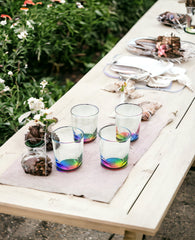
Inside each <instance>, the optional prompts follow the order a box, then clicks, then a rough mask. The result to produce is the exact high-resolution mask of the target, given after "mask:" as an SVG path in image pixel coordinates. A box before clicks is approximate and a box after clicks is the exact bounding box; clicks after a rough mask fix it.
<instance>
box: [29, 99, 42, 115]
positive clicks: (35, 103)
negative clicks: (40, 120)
mask: <svg viewBox="0 0 195 240" xmlns="http://www.w3.org/2000/svg"><path fill="white" fill-rule="evenodd" d="M28 105H29V108H30V110H31V111H32V112H37V111H40V110H41V109H44V107H45V106H44V103H43V102H42V100H41V99H37V98H33V97H31V98H29V99H28Z"/></svg>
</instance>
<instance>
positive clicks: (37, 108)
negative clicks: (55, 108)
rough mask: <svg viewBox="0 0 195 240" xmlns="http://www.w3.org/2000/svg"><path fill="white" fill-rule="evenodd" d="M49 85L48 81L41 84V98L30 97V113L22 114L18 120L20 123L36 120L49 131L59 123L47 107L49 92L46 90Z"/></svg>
mask: <svg viewBox="0 0 195 240" xmlns="http://www.w3.org/2000/svg"><path fill="white" fill-rule="evenodd" d="M47 84H48V82H47V81H46V80H43V81H42V82H41V83H40V88H41V90H40V93H41V97H39V98H34V97H30V98H29V99H28V100H27V103H28V107H29V109H30V111H28V112H26V113H24V114H22V115H21V116H20V117H19V118H18V120H19V123H22V122H23V121H25V122H26V121H30V120H34V121H35V123H41V124H42V125H43V126H44V127H45V128H46V129H47V128H48V126H49V125H50V124H52V123H54V122H56V121H57V120H56V118H54V117H53V115H52V112H51V111H50V110H49V109H48V108H46V107H45V103H44V95H45V94H46V93H47V90H46V88H45V87H46V85H47Z"/></svg>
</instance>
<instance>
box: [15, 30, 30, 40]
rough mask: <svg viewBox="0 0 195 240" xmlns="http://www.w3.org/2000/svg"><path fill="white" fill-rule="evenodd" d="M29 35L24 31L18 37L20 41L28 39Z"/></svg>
mask: <svg viewBox="0 0 195 240" xmlns="http://www.w3.org/2000/svg"><path fill="white" fill-rule="evenodd" d="M27 35H28V33H27V31H26V30H24V31H22V32H20V34H18V35H17V36H18V38H19V39H25V38H26V37H27Z"/></svg>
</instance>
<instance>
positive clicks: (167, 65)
mask: <svg viewBox="0 0 195 240" xmlns="http://www.w3.org/2000/svg"><path fill="white" fill-rule="evenodd" d="M116 67H117V68H118V72H121V73H122V72H123V69H124V72H123V73H125V72H126V71H127V69H128V67H129V68H137V69H141V70H144V71H146V72H148V73H150V74H151V76H153V77H155V76H159V75H162V74H163V73H165V72H167V71H169V70H170V69H171V68H172V67H173V63H171V62H164V61H158V60H156V59H152V58H148V57H141V56H121V57H119V58H118V59H117V60H116V61H115V62H114V64H113V65H112V66H111V70H113V71H116ZM120 67H121V70H120ZM124 67H126V69H125V68H124Z"/></svg>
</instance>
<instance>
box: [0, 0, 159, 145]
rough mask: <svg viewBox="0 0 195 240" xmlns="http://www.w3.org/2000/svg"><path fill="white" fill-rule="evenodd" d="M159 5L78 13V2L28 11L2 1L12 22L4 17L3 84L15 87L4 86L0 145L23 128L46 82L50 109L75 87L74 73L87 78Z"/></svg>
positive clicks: (137, 3)
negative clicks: (24, 117)
mask: <svg viewBox="0 0 195 240" xmlns="http://www.w3.org/2000/svg"><path fill="white" fill-rule="evenodd" d="M155 1H156V0H131V1H129V0H120V1H114V0H102V1H95V0H85V1H80V3H81V4H82V5H83V8H78V6H77V5H76V1H73V0H67V1H65V3H60V2H58V1H51V0H45V1H42V3H41V4H36V3H40V2H39V1H35V0H34V1H33V3H35V5H30V4H28V5H27V6H25V7H28V11H27V12H26V11H23V10H21V8H22V7H24V6H23V4H24V0H17V1H14V0H0V14H6V15H9V16H10V17H11V20H10V19H9V18H4V17H0V79H2V80H4V81H5V84H4V85H6V86H8V87H9V88H10V91H6V92H4V91H2V89H3V86H1V85H0V133H1V139H0V145H2V144H3V143H4V142H5V141H6V140H7V139H8V138H9V137H10V136H11V135H12V134H13V133H14V132H16V131H17V130H18V129H19V128H20V127H21V125H20V124H19V122H18V117H19V116H20V115H21V114H23V113H24V112H26V111H28V106H27V99H28V98H30V97H35V98H38V97H39V94H40V91H39V90H40V86H39V83H40V82H41V81H42V80H43V79H45V80H47V81H48V82H49V85H48V91H47V94H46V97H45V99H44V100H45V103H46V104H47V107H50V106H51V105H52V104H53V103H54V102H55V101H57V100H58V99H59V98H60V97H61V96H62V95H63V94H64V93H65V92H66V91H67V90H69V89H70V88H71V87H72V86H73V85H74V83H75V82H74V79H71V78H70V76H71V73H74V72H76V73H77V74H78V75H82V74H85V73H86V72H87V71H88V70H89V69H90V68H91V67H93V66H94V65H95V63H96V62H98V61H99V60H100V59H101V58H102V57H103V56H104V55H105V54H106V53H107V52H108V51H109V50H110V49H111V48H112V47H113V46H114V45H115V44H116V42H117V41H118V40H119V39H120V38H121V37H122V36H123V35H124V34H125V33H126V32H127V31H128V30H129V29H130V28H131V27H132V26H133V25H134V24H135V22H136V21H137V20H138V19H139V18H140V17H141V16H142V15H143V14H144V13H145V12H146V10H147V9H148V8H149V7H150V6H151V5H152V4H154V2H155ZM50 4H52V6H50V7H48V5H50ZM5 21H6V24H5ZM24 31H26V35H25V37H23V38H22V39H21V38H19V36H18V35H20V34H21V33H24ZM8 73H12V74H8Z"/></svg>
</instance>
